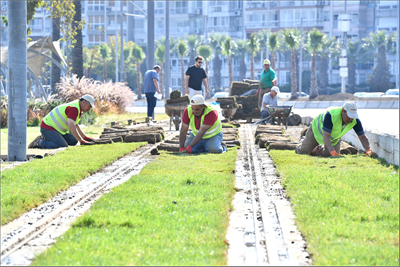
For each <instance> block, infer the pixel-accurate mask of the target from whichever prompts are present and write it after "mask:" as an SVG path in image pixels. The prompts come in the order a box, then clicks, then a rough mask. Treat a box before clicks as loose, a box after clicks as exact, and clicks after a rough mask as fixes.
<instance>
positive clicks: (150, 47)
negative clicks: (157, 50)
mask: <svg viewBox="0 0 400 267" xmlns="http://www.w3.org/2000/svg"><path fill="white" fill-rule="evenodd" d="M153 66H154V0H148V1H147V69H151V68H152V67H153Z"/></svg>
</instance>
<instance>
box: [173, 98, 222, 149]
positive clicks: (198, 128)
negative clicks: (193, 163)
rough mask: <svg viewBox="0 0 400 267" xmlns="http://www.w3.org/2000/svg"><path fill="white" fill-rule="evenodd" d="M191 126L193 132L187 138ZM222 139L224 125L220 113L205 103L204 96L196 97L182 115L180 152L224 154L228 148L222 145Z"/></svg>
mask: <svg viewBox="0 0 400 267" xmlns="http://www.w3.org/2000/svg"><path fill="white" fill-rule="evenodd" d="M189 126H190V128H191V129H192V131H191V132H190V135H189V137H188V138H186V135H187V132H188V129H189ZM222 139H223V133H222V124H221V120H220V118H219V117H218V112H217V111H216V110H215V109H213V108H212V107H211V106H210V105H209V104H208V103H206V102H205V100H204V97H203V96H202V95H194V96H193V98H192V99H191V100H190V105H189V106H188V107H187V108H186V109H185V111H184V112H183V115H182V127H181V131H180V135H179V145H180V149H179V152H185V151H186V153H189V154H190V153H200V152H208V153H224V152H226V151H227V148H226V146H225V145H223V144H222Z"/></svg>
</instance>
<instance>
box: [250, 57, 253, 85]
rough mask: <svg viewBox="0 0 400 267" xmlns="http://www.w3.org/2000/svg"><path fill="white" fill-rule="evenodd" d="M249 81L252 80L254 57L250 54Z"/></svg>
mask: <svg viewBox="0 0 400 267" xmlns="http://www.w3.org/2000/svg"><path fill="white" fill-rule="evenodd" d="M250 79H252V80H254V55H253V54H251V59H250Z"/></svg>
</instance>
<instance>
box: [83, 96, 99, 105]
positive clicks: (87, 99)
mask: <svg viewBox="0 0 400 267" xmlns="http://www.w3.org/2000/svg"><path fill="white" fill-rule="evenodd" d="M81 99H85V100H86V101H88V102H89V103H90V105H91V106H92V108H96V107H95V106H94V97H93V96H91V95H84V96H82V97H81Z"/></svg>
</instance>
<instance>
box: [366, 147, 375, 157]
mask: <svg viewBox="0 0 400 267" xmlns="http://www.w3.org/2000/svg"><path fill="white" fill-rule="evenodd" d="M365 155H367V156H370V157H373V156H375V153H374V152H372V150H371V149H367V153H365Z"/></svg>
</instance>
